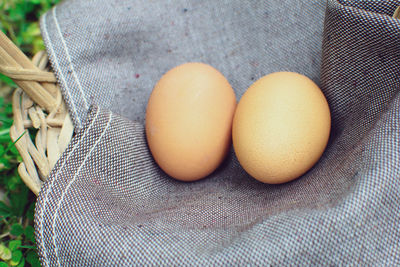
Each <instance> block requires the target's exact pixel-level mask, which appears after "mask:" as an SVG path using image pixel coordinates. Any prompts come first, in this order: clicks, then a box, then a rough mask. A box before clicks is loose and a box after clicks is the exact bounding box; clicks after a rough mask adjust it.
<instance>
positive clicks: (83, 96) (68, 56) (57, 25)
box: [53, 6, 89, 109]
mask: <svg viewBox="0 0 400 267" xmlns="http://www.w3.org/2000/svg"><path fill="white" fill-rule="evenodd" d="M56 8H57V6H55V7H54V8H53V19H54V23H55V25H56V28H57V31H58V34H59V35H60V38H61V42H62V44H63V46H64V50H65V55H66V56H67V59H68V62H69V65H70V67H71V71H72V75H73V77H74V79H75V81H76V83H77V84H78V88H79V91H80V92H81V95H82V99H83V102H84V103H85V108H86V109H88V108H89V105H88V102H87V101H86V97H85V93H84V92H83V89H82V85H81V83H80V81H79V79H78V76H77V75H76V72H75V69H74V65H73V64H72V60H71V56H70V55H69V52H68V47H67V44H66V43H65V40H64V37H63V35H62V33H61V29H60V24H58V20H57V14H56Z"/></svg>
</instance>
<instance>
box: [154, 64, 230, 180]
mask: <svg viewBox="0 0 400 267" xmlns="http://www.w3.org/2000/svg"><path fill="white" fill-rule="evenodd" d="M235 108H236V97H235V93H234V91H233V89H232V87H231V86H230V84H229V82H228V81H227V80H226V78H225V77H224V76H223V75H222V74H221V73H220V72H219V71H217V70H216V69H214V68H213V67H211V66H209V65H206V64H203V63H186V64H183V65H180V66H178V67H175V68H173V69H171V70H170V71H168V72H167V73H166V74H165V75H164V76H162V77H161V79H160V80H159V81H158V83H157V84H156V85H155V87H154V89H153V92H152V93H151V96H150V99H149V102H148V105H147V110H146V137H147V141H148V145H149V148H150V151H151V153H152V155H153V157H154V159H155V161H156V162H157V164H158V165H159V166H160V167H161V169H163V170H164V171H165V172H166V173H167V174H168V175H170V176H171V177H173V178H175V179H178V180H181V181H195V180H199V179H201V178H204V177H206V176H207V175H209V174H210V173H212V172H213V171H214V170H215V169H216V168H217V167H218V166H219V165H220V164H221V162H222V161H223V159H224V157H225V156H226V154H227V152H228V150H229V147H230V145H231V140H232V139H231V137H232V120H233V115H234V112H235Z"/></svg>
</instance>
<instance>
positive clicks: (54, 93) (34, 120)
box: [0, 7, 400, 195]
mask: <svg viewBox="0 0 400 267" xmlns="http://www.w3.org/2000/svg"><path fill="white" fill-rule="evenodd" d="M393 17H394V18H400V7H398V8H397V9H396V11H395V12H394V15H393ZM0 72H1V73H3V74H5V75H6V76H8V77H10V78H11V79H13V80H14V81H15V83H16V84H17V85H18V86H19V87H20V88H18V89H16V90H15V92H14V95H13V103H12V104H13V113H14V123H13V125H12V127H11V128H10V136H11V139H12V140H14V141H17V140H18V141H17V142H16V144H15V146H16V148H17V149H18V151H19V153H20V155H21V157H22V160H23V162H22V163H20V165H19V167H18V172H19V174H20V176H21V178H22V180H23V181H24V182H25V184H26V185H27V186H28V187H29V188H30V189H31V190H32V192H34V193H35V194H36V195H37V194H38V193H39V191H40V187H41V186H42V184H43V182H44V181H45V180H46V179H47V177H48V176H49V173H50V171H51V169H52V168H53V167H54V165H55V163H56V162H57V160H58V159H59V158H60V156H61V154H62V152H63V151H64V150H65V148H66V147H67V145H68V143H69V142H70V140H71V138H72V135H73V125H72V122H71V119H70V117H69V114H68V111H67V109H66V107H65V103H64V101H63V99H62V96H61V91H60V88H59V86H58V85H57V80H56V77H55V76H54V74H53V73H52V72H51V70H49V67H48V57H47V55H46V53H45V52H44V51H42V52H39V53H38V54H36V55H35V56H34V57H33V59H32V61H31V60H29V59H28V58H27V57H26V56H25V55H24V54H23V53H22V52H21V50H19V49H18V47H16V46H15V45H14V44H13V43H12V42H11V40H9V39H8V38H7V36H6V35H5V34H3V33H2V32H1V31H0ZM30 130H35V131H37V133H36V138H35V142H33V141H32V140H31V138H30V134H29V131H30Z"/></svg>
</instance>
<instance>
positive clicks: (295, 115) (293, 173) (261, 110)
mask: <svg viewBox="0 0 400 267" xmlns="http://www.w3.org/2000/svg"><path fill="white" fill-rule="evenodd" d="M330 127H331V118H330V111H329V106H328V103H327V101H326V99H325V96H324V95H323V93H322V91H321V90H320V89H319V88H318V86H317V85H316V84H315V83H314V82H313V81H312V80H311V79H309V78H307V77H305V76H303V75H300V74H298V73H293V72H277V73H272V74H269V75H267V76H264V77H262V78H261V79H259V80H258V81H256V82H255V83H254V84H253V85H251V86H250V87H249V89H248V90H247V91H246V93H245V94H244V95H243V96H242V98H241V100H240V102H239V104H238V107H237V109H236V113H235V117H234V122H233V128H232V135H233V146H234V149H235V153H236V156H237V158H238V160H239V162H240V164H241V165H242V167H243V168H244V169H245V170H246V171H247V172H248V173H249V174H250V175H251V176H253V177H254V178H255V179H257V180H259V181H261V182H264V183H270V184H279V183H284V182H288V181H291V180H293V179H296V178H298V177H299V176H301V175H302V174H304V173H305V172H307V171H308V170H309V169H310V168H311V167H312V166H313V165H314V164H315V163H316V162H317V161H318V160H319V158H320V157H321V155H322V153H323V152H324V150H325V148H326V145H327V142H328V139H329V134H330Z"/></svg>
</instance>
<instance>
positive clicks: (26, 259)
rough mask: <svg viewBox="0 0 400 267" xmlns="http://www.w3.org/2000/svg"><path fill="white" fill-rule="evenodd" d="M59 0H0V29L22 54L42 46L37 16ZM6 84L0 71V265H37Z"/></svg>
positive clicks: (29, 200) (30, 197) (30, 201)
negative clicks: (19, 171)
mask: <svg viewBox="0 0 400 267" xmlns="http://www.w3.org/2000/svg"><path fill="white" fill-rule="evenodd" d="M58 2H59V0H0V30H2V31H3V32H4V33H5V34H6V35H7V36H8V37H9V38H10V39H11V40H12V41H13V42H14V43H15V44H16V45H17V46H18V47H19V48H20V49H21V50H22V51H23V52H24V53H25V54H26V55H28V56H29V57H31V56H32V55H33V54H35V53H36V52H38V51H40V50H43V49H44V44H43V41H42V38H41V35H40V30H39V24H38V21H39V17H40V16H41V15H42V14H44V12H46V11H47V10H49V9H50V8H51V7H52V6H53V5H54V4H56V3H58ZM10 88H11V89H14V88H16V86H15V84H14V82H13V81H12V80H11V79H9V78H8V77H6V76H4V75H2V74H0V95H1V96H0V267H2V266H40V263H39V260H38V256H37V251H36V241H35V236H34V228H33V216H34V208H35V195H34V194H33V193H32V192H30V190H29V189H28V188H27V187H26V186H25V184H24V183H23V182H22V180H21V178H20V177H19V175H18V172H17V166H18V164H19V162H21V157H20V156H19V154H18V151H17V150H16V148H15V147H14V144H13V142H12V141H11V138H10V136H9V130H10V126H11V124H12V106H11V103H10V91H11V90H10Z"/></svg>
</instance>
